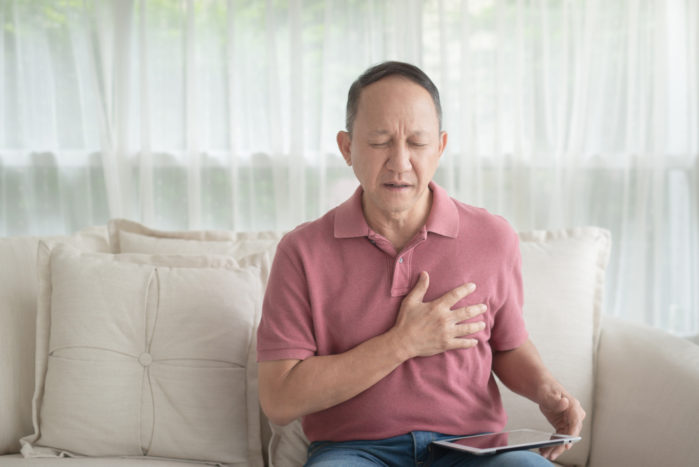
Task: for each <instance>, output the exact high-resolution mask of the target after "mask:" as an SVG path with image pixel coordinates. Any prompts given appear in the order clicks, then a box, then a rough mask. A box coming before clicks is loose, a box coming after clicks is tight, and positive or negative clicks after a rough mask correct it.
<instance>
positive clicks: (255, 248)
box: [108, 219, 282, 259]
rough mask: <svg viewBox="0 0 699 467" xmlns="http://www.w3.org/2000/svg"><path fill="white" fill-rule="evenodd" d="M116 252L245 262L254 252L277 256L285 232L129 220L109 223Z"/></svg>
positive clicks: (114, 220)
mask: <svg viewBox="0 0 699 467" xmlns="http://www.w3.org/2000/svg"><path fill="white" fill-rule="evenodd" d="M108 229H109V242H110V245H111V248H112V253H146V254H173V253H176V254H205V253H206V254H213V255H228V256H233V257H234V258H235V259H241V258H244V257H245V256H249V255H251V254H254V253H260V252H263V251H271V253H272V254H273V253H274V249H275V248H276V245H277V243H278V242H279V240H280V239H281V237H282V233H281V232H271V231H270V232H233V231H227V230H192V231H180V232H176V231H165V230H155V229H151V228H149V227H146V226H144V225H142V224H139V223H137V222H133V221H129V220H126V219H112V220H110V221H109V224H108Z"/></svg>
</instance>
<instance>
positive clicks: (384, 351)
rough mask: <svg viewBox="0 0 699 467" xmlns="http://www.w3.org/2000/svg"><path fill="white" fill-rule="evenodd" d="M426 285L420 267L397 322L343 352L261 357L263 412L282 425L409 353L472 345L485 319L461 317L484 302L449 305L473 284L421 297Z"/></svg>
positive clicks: (354, 389)
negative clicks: (291, 357) (430, 297)
mask: <svg viewBox="0 0 699 467" xmlns="http://www.w3.org/2000/svg"><path fill="white" fill-rule="evenodd" d="M428 287H429V277H428V275H427V273H426V272H423V273H422V274H421V275H420V279H419V280H418V283H417V285H416V286H415V287H414V288H413V290H411V291H410V293H409V294H408V295H407V296H406V297H405V298H404V299H403V302H402V303H401V307H400V310H399V313H398V319H397V320H396V324H395V325H394V326H393V327H392V328H391V329H390V330H389V331H388V332H386V333H384V334H381V335H378V336H376V337H373V338H371V339H369V340H367V341H365V342H363V343H361V344H359V345H358V346H356V347H354V348H353V349H350V350H348V351H347V352H343V353H341V354H335V355H323V356H314V357H309V358H307V359H306V360H303V361H300V360H277V361H267V362H260V365H259V392H260V402H261V403H262V408H263V410H264V411H265V414H267V417H269V419H270V420H272V421H273V422H274V423H276V424H278V425H284V424H286V423H289V422H291V421H292V420H294V419H295V418H297V417H301V416H303V415H306V414H309V413H313V412H317V411H319V410H323V409H327V408H329V407H332V406H335V405H337V404H339V403H341V402H344V401H346V400H348V399H350V398H352V397H354V396H356V395H357V394H359V393H361V392H362V391H365V390H366V389H368V388H370V387H371V386H373V385H374V384H376V383H377V382H379V381H380V380H381V379H383V378H384V377H386V375H388V374H389V373H391V372H392V371H393V370H395V369H396V368H397V367H398V366H399V365H400V364H402V363H403V362H404V361H406V360H408V359H410V358H413V357H418V356H429V355H435V354H438V353H441V352H445V351H447V350H451V349H459V348H469V347H473V346H474V345H476V343H477V341H476V340H475V339H473V338H469V337H468V336H470V335H472V334H474V333H476V332H478V331H480V330H481V329H483V327H484V323H482V322H477V323H461V322H462V321H464V320H467V319H471V318H474V317H476V316H478V315H480V314H482V313H483V312H484V311H485V306H482V305H473V306H469V307H464V308H457V309H455V310H452V309H451V308H452V307H453V306H454V305H455V304H456V303H457V302H458V301H459V300H461V299H463V298H464V297H466V296H467V295H468V294H470V293H471V292H473V290H474V288H475V287H474V286H473V285H470V284H466V285H462V286H460V287H457V288H455V289H453V290H451V291H449V292H447V293H446V294H444V295H443V296H441V297H439V298H438V299H436V300H433V301H431V302H427V303H425V302H423V300H424V298H425V293H426V292H427V289H428ZM460 323H461V324H460Z"/></svg>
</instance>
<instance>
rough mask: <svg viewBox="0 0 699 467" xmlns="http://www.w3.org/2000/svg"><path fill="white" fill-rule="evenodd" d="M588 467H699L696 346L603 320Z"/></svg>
mask: <svg viewBox="0 0 699 467" xmlns="http://www.w3.org/2000/svg"><path fill="white" fill-rule="evenodd" d="M598 352H599V358H598V364H597V378H596V391H595V410H594V417H593V423H594V427H593V428H594V429H593V433H592V439H593V442H592V452H591V453H590V465H591V466H596V467H604V466H607V465H633V466H643V465H650V466H656V465H672V466H696V465H699V443H697V433H699V397H697V389H698V388H699V346H697V345H695V344H693V343H691V342H688V341H687V340H686V339H682V338H680V337H676V336H672V335H670V334H668V333H666V332H664V331H661V330H659V329H655V328H651V327H649V326H646V325H641V324H633V323H631V322H629V321H624V320H620V319H617V318H611V317H605V319H604V321H603V325H602V333H601V337H600V343H599V350H598Z"/></svg>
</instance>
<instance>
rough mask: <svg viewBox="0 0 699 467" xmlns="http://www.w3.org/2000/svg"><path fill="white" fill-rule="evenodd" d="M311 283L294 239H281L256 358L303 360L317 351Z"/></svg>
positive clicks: (266, 299)
mask: <svg viewBox="0 0 699 467" xmlns="http://www.w3.org/2000/svg"><path fill="white" fill-rule="evenodd" d="M316 350H317V346H316V341H315V337H314V333H313V320H312V315H311V307H310V303H309V298H308V285H307V280H306V274H305V273H304V268H303V264H302V261H301V260H300V257H299V255H298V253H297V252H296V251H295V249H294V245H293V241H291V240H290V239H289V238H287V237H285V238H284V239H282V241H281V242H280V243H279V246H278V248H277V253H276V255H275V257H274V262H273V263H272V269H271V271H270V276H269V282H268V283H267V289H266V291H265V298H264V302H263V306H262V319H261V321H260V326H259V328H258V330H257V361H258V362H261V361H268V360H285V359H293V360H304V359H306V358H308V357H310V356H312V355H314V354H315V353H316Z"/></svg>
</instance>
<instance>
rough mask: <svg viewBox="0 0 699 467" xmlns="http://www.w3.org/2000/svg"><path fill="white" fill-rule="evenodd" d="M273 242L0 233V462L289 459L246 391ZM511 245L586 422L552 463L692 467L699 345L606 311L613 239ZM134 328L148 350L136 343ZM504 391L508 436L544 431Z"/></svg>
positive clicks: (538, 419)
mask: <svg viewBox="0 0 699 467" xmlns="http://www.w3.org/2000/svg"><path fill="white" fill-rule="evenodd" d="M279 238H280V235H279V234H275V233H271V232H261V233H256V234H236V233H233V232H193V231H192V232H165V231H157V230H153V229H149V228H147V227H145V226H142V225H140V224H137V223H133V222H129V221H123V220H115V221H111V222H110V224H109V226H108V228H106V227H104V226H103V227H96V228H90V229H86V230H83V231H81V232H78V233H76V234H74V235H71V236H64V237H51V238H42V239H39V238H33V237H31V238H30V237H14V238H3V239H0V265H2V269H1V271H0V303H1V304H2V305H0V467H5V466H7V467H15V466H17V467H19V466H73V465H75V466H98V467H99V466H104V467H107V466H114V467H117V466H118V467H120V466H130V465H133V466H143V465H151V466H163V467H164V466H182V465H201V462H202V461H203V462H207V463H209V464H223V465H250V466H257V465H276V466H280V467H286V466H295V465H300V464H301V463H302V462H303V458H304V455H305V446H306V440H305V438H304V436H303V433H302V431H301V429H300V424H299V422H298V421H297V422H295V423H292V424H291V425H289V426H287V427H283V428H282V427H270V426H269V423H268V422H267V421H266V420H265V419H264V416H263V415H262V414H261V413H260V411H259V406H258V404H257V399H256V387H257V386H256V384H257V380H256V365H255V364H254V359H255V358H254V357H255V355H254V329H255V326H256V324H257V320H258V319H259V310H260V300H261V295H262V290H263V288H264V283H265V279H266V275H267V273H268V270H269V265H270V261H271V259H272V256H273V254H274V249H275V245H276V242H277V241H278V240H279ZM520 239H521V251H522V265H523V266H522V267H523V278H524V285H525V303H526V305H525V310H524V312H525V318H526V321H527V325H528V327H529V330H530V333H531V335H532V338H533V340H534V342H535V343H536V344H537V346H538V348H539V350H540V352H541V354H542V357H543V358H544V360H545V361H546V363H547V364H548V365H549V367H550V368H551V369H552V371H553V372H554V374H556V375H557V377H558V378H559V379H560V380H561V381H562V382H563V383H564V385H565V386H566V387H567V388H568V389H569V390H570V391H571V392H572V393H574V394H575V395H576V396H577V397H578V398H579V399H580V401H581V403H582V404H583V406H584V408H585V410H586V411H587V414H588V417H587V419H586V424H585V428H584V431H583V433H582V436H583V440H582V441H581V442H580V443H578V444H577V445H576V446H575V447H574V448H573V449H571V450H570V451H569V452H567V453H566V454H565V455H564V456H563V457H561V458H560V459H559V462H560V463H561V464H565V465H590V466H595V467H597V466H599V467H606V466H658V465H662V466H697V465H699V443H697V439H699V346H697V345H696V344H694V343H692V342H690V341H688V340H684V339H680V338H677V337H673V336H670V335H668V334H666V333H663V332H661V331H658V330H655V329H652V328H648V327H644V326H639V325H634V324H631V323H628V322H624V321H621V320H618V319H614V318H610V317H607V316H604V315H603V314H602V310H601V304H602V301H603V290H604V274H605V268H606V265H607V261H608V257H609V251H610V244H611V241H610V237H609V234H608V232H606V231H604V230H602V229H598V228H592V227H588V228H577V229H567V230H560V231H553V232H544V231H538V232H529V233H522V234H520ZM65 245H68V246H65ZM105 284H106V285H108V286H107V287H105ZM611 293H613V291H611ZM125 304H126V305H125ZM129 304H131V305H129ZM204 304H205V305H204ZM127 305H128V306H127ZM195 318H196V319H195ZM144 330H145V342H146V344H147V347H146V350H147V351H140V350H139V351H130V350H129V346H131V345H135V344H133V342H141V341H142V340H143V339H142V337H144V336H143V334H144ZM124 336H127V337H128V339H127V337H124ZM129 336H130V337H129ZM134 336H136V337H134ZM200 336H204V337H203V338H201V339H200ZM129 339H130V340H129ZM207 339H208V340H207ZM132 341H133V342H132ZM231 343H232V344H231ZM156 344H157V345H156ZM138 345H141V344H138ZM151 346H152V347H151ZM229 355H233V357H230V358H229ZM166 357H167V358H166ZM503 397H504V400H505V404H506V407H507V410H508V414H509V417H510V421H509V427H512V428H516V427H534V428H537V427H538V428H543V429H546V428H547V424H546V422H545V421H544V420H543V418H542V416H541V415H540V414H539V413H538V410H537V408H536V407H535V406H534V405H533V404H532V403H530V402H529V401H526V400H524V399H522V398H519V397H517V396H514V395H513V394H511V393H509V392H508V391H507V390H506V389H505V390H503ZM20 439H22V443H20ZM20 449H22V451H23V452H24V454H25V455H27V456H30V457H28V458H25V457H24V456H23V455H22V454H20ZM144 453H145V454H148V456H143V454H144ZM85 454H87V455H88V456H89V457H84V456H82V455H85Z"/></svg>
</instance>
